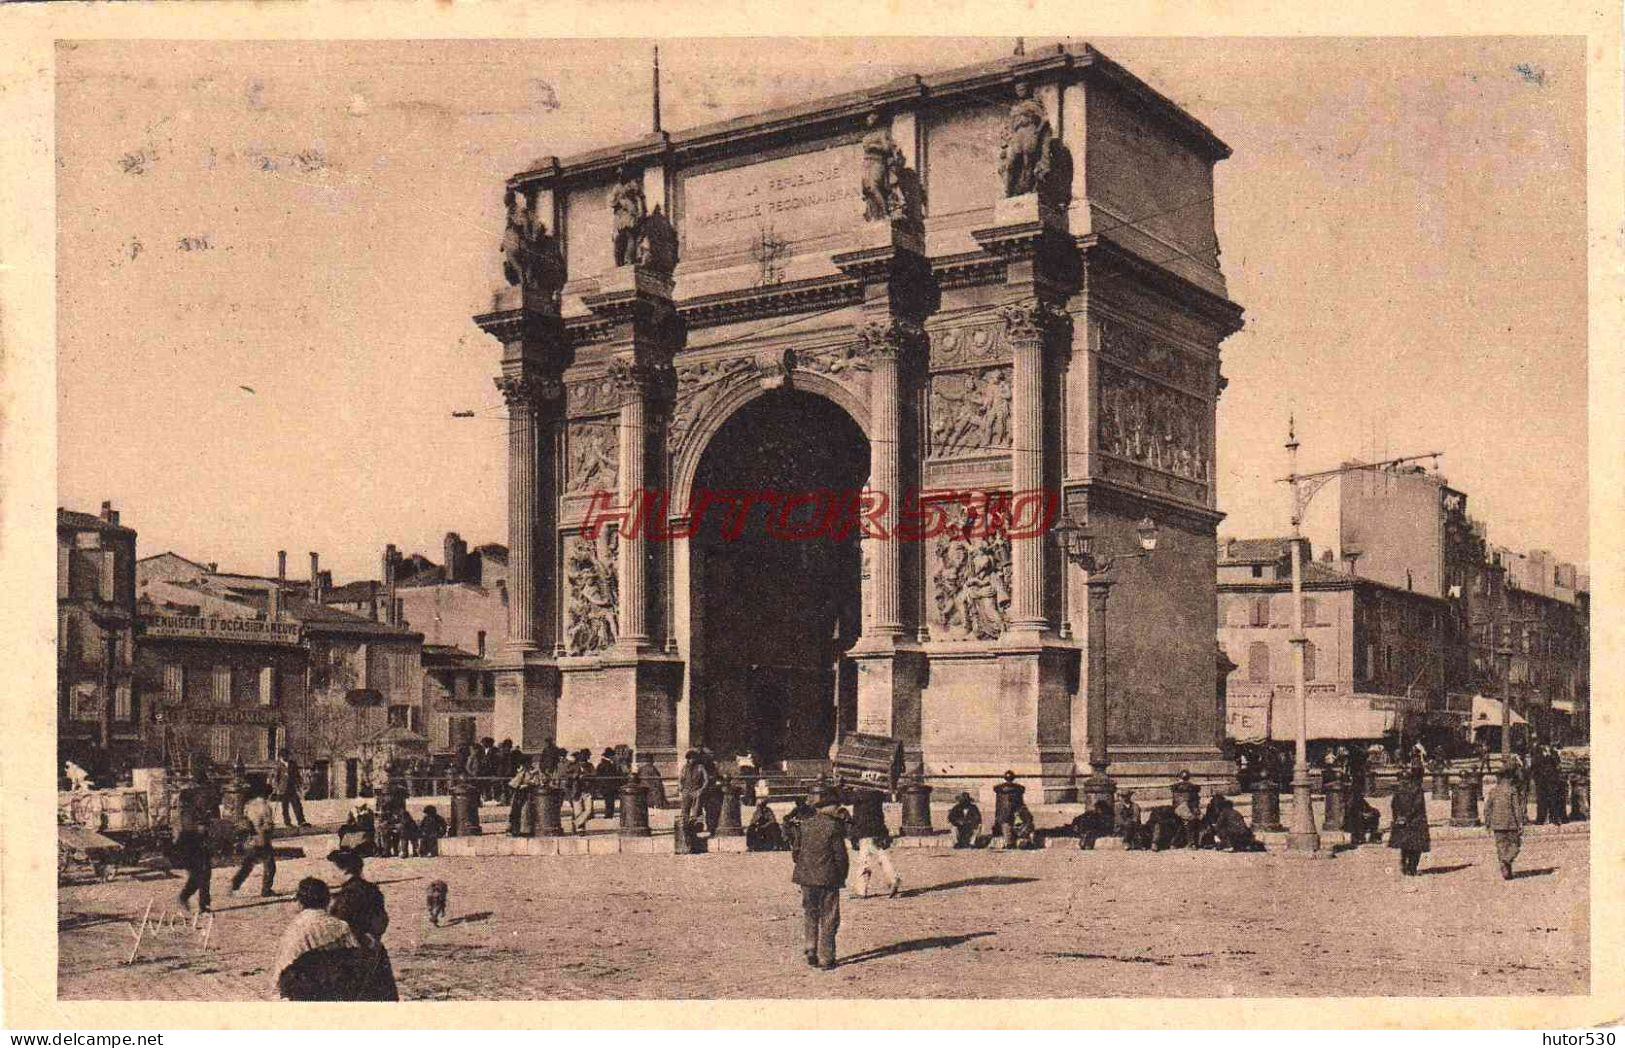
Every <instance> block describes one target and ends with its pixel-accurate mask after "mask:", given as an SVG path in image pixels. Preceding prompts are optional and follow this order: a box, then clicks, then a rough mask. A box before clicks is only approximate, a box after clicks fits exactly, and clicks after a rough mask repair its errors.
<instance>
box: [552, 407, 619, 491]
mask: <svg viewBox="0 0 1625 1048" xmlns="http://www.w3.org/2000/svg"><path fill="white" fill-rule="evenodd" d="M619 459H620V423H619V422H618V421H616V420H613V419H608V420H599V421H594V422H572V423H570V425H569V429H568V431H567V433H566V435H565V470H564V493H565V494H566V495H577V494H591V493H592V492H594V491H615V490H616V489H617V483H618V480H619V472H620V461H619Z"/></svg>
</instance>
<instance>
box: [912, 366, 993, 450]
mask: <svg viewBox="0 0 1625 1048" xmlns="http://www.w3.org/2000/svg"><path fill="white" fill-rule="evenodd" d="M929 410H930V442H929V448H928V452H927V453H928V455H929V456H930V457H932V458H950V457H954V456H958V455H974V454H978V453H984V452H988V451H996V450H1005V451H1007V450H1009V448H1010V368H1009V367H1007V366H1001V367H991V368H980V369H977V370H974V371H948V372H943V373H940V374H935V375H932V376H931V397H930V409H929Z"/></svg>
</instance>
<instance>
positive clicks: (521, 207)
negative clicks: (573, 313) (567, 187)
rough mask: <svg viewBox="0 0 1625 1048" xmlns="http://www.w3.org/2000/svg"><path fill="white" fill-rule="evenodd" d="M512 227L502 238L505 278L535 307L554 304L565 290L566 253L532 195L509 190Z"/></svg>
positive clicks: (509, 224)
mask: <svg viewBox="0 0 1625 1048" xmlns="http://www.w3.org/2000/svg"><path fill="white" fill-rule="evenodd" d="M503 200H504V202H505V203H506V204H507V206H508V224H507V228H506V229H505V230H504V231H503V234H502V248H501V251H502V275H503V276H504V277H505V278H506V279H507V281H508V283H509V284H510V285H512V286H514V287H517V288H520V289H521V290H522V291H523V292H524V295H525V299H526V301H527V302H529V303H530V304H532V305H547V304H551V303H553V302H554V301H555V300H556V299H557V298H558V294H559V291H560V290H561V289H562V288H563V287H564V277H565V271H564V252H563V251H562V250H560V248H559V240H558V238H557V237H555V236H554V235H553V234H551V233H549V232H548V231H547V224H546V223H545V222H543V221H542V219H541V216H540V215H539V214H537V211H536V205H535V202H534V201H533V200H532V199H531V196H530V194H529V193H516V192H514V191H513V190H511V189H510V190H508V192H507V194H506V195H505V196H504V198H503Z"/></svg>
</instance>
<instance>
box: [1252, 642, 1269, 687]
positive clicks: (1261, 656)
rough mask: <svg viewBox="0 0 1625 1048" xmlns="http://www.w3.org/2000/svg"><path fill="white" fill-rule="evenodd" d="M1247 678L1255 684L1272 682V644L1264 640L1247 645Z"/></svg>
mask: <svg viewBox="0 0 1625 1048" xmlns="http://www.w3.org/2000/svg"><path fill="white" fill-rule="evenodd" d="M1247 680H1248V681H1250V682H1251V683H1253V684H1268V683H1269V682H1270V646H1269V645H1268V644H1265V643H1264V642H1263V641H1254V642H1253V643H1251V644H1249V645H1247Z"/></svg>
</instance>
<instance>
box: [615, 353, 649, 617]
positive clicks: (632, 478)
mask: <svg viewBox="0 0 1625 1048" xmlns="http://www.w3.org/2000/svg"><path fill="white" fill-rule="evenodd" d="M643 385H644V383H643V382H642V381H639V380H638V379H637V378H633V380H632V381H631V382H629V383H628V385H627V387H626V389H625V399H624V400H623V401H622V402H621V462H620V501H621V505H622V506H624V507H626V508H627V510H628V513H629V519H630V520H633V521H636V519H637V516H636V514H637V511H636V509H635V508H634V500H636V499H638V498H639V497H640V496H641V494H642V491H643V487H644V484H645V478H646V476H647V458H648V418H649V404H648V399H647V396H646V394H645V391H644V388H643ZM618 547H619V550H620V554H619V555H620V561H619V565H618V567H619V574H620V586H621V606H620V619H621V634H620V637H619V638H618V640H619V641H620V642H621V643H622V644H624V645H626V646H628V647H637V648H642V647H645V646H647V644H648V643H649V596H648V589H647V582H648V580H647V578H646V575H647V573H648V563H649V540H648V539H647V538H645V537H644V529H643V527H632V528H626V529H623V530H622V531H621V532H620V534H619V536H618Z"/></svg>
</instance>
